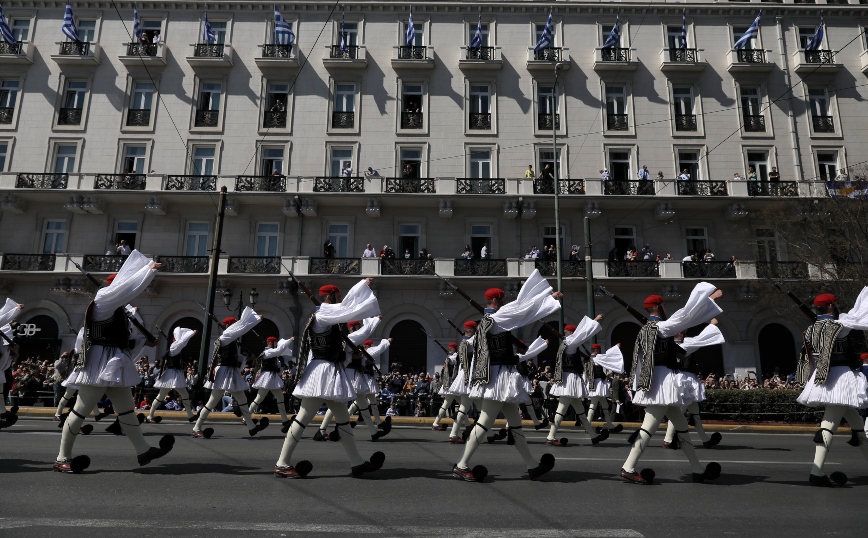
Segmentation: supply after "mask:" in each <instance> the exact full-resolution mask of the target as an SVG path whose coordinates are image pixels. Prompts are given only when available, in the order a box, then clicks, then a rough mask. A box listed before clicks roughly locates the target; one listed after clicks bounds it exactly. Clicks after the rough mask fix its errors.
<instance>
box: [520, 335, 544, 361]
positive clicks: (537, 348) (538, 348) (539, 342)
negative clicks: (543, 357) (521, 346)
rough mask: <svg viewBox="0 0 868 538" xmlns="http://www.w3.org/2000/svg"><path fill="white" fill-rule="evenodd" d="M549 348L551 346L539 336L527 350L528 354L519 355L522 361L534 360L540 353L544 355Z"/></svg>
mask: <svg viewBox="0 0 868 538" xmlns="http://www.w3.org/2000/svg"><path fill="white" fill-rule="evenodd" d="M548 347H549V345H548V344H547V343H546V341H545V340H544V339H543V337H542V336H537V337H536V340H534V341H533V342H531V343H530V346H529V347H528V348H527V352H526V353H524V354H523V355H522V354H521V353H519V355H518V358H519V360H522V361H526V360H528V359H532V358H534V357H536V356H537V355H539V354H540V353H542V352H543V351H545V350H546V349H547V348H548Z"/></svg>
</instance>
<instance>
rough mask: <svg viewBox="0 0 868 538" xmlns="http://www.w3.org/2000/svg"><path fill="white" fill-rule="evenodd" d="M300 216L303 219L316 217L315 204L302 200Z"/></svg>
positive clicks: (308, 200)
mask: <svg viewBox="0 0 868 538" xmlns="http://www.w3.org/2000/svg"><path fill="white" fill-rule="evenodd" d="M300 210H301V214H302V215H304V216H305V217H315V216H316V202H315V201H314V200H311V199H310V198H304V199H302V201H301V208H300Z"/></svg>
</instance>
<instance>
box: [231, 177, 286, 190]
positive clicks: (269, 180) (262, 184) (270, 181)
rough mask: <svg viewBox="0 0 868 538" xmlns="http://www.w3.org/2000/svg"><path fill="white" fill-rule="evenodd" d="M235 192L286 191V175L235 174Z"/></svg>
mask: <svg viewBox="0 0 868 538" xmlns="http://www.w3.org/2000/svg"><path fill="white" fill-rule="evenodd" d="M235 191H236V192H286V176H283V175H277V176H275V175H271V176H236V177H235Z"/></svg>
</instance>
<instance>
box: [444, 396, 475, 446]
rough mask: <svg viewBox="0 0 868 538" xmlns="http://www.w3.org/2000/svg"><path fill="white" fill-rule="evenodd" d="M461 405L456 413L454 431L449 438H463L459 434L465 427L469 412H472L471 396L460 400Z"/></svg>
mask: <svg viewBox="0 0 868 538" xmlns="http://www.w3.org/2000/svg"><path fill="white" fill-rule="evenodd" d="M459 402H460V405H459V406H458V411H457V412H456V413H455V421H454V422H453V423H452V431H451V432H450V433H449V437H461V435H460V434H459V433H458V432H460V431H461V428H462V427H464V421H465V420H467V412H468V411H470V396H461V397H460V398H459Z"/></svg>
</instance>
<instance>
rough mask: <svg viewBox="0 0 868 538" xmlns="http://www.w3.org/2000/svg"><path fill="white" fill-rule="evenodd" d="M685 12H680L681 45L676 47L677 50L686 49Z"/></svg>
mask: <svg viewBox="0 0 868 538" xmlns="http://www.w3.org/2000/svg"><path fill="white" fill-rule="evenodd" d="M686 12H687V10H683V11H682V12H681V45H680V46H679V47H678V48H679V49H682V50H684V49H686V48H687V15H686Z"/></svg>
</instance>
